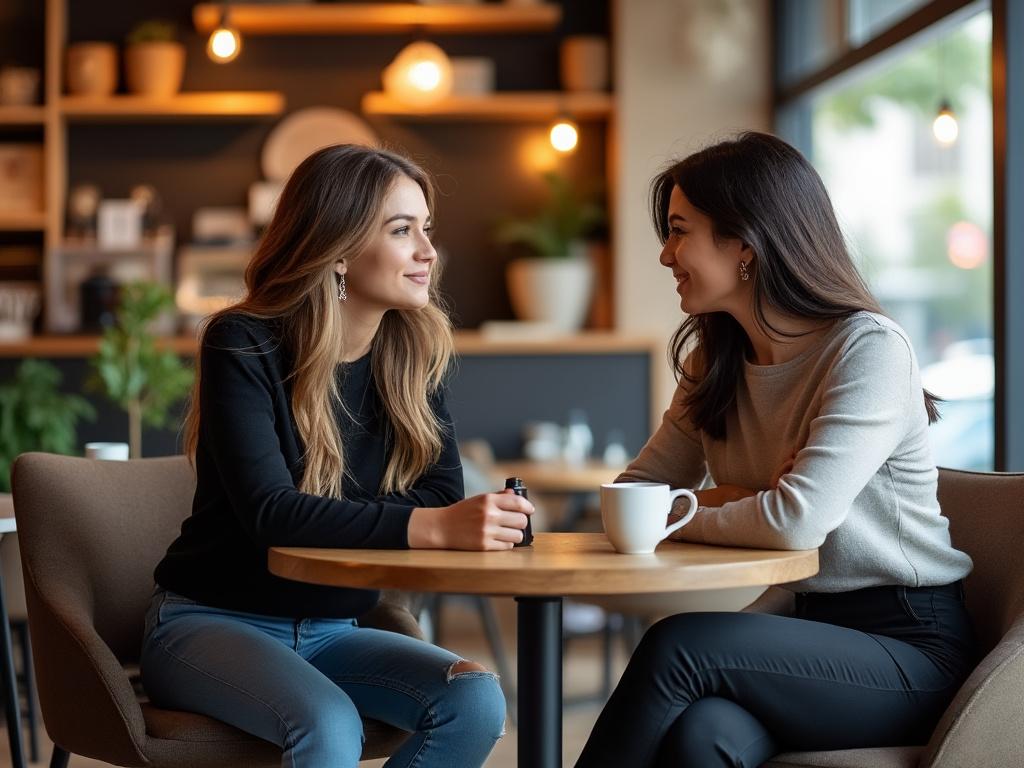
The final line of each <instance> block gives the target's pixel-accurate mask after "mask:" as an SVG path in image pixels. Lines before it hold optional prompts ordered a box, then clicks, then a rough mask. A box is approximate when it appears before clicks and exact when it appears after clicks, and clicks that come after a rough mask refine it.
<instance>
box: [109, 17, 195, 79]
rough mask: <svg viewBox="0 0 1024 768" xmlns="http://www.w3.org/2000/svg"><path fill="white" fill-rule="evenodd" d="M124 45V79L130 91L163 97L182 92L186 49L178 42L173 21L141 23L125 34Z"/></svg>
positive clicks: (158, 20) (155, 20) (176, 30)
mask: <svg viewBox="0 0 1024 768" xmlns="http://www.w3.org/2000/svg"><path fill="white" fill-rule="evenodd" d="M125 43H126V47H125V53H124V65H125V80H126V82H127V84H128V90H129V91H131V92H132V93H140V94H144V95H146V96H155V97H164V98H166V97H169V96H173V95H174V94H176V93H177V92H178V91H179V90H181V80H182V77H183V76H184V74H185V46H183V45H182V44H181V43H180V42H178V29H177V26H176V25H175V24H174V22H172V21H165V20H163V19H149V20H147V21H143V22H140V23H139V24H137V25H135V27H133V28H132V30H131V32H129V33H128V36H127V38H125Z"/></svg>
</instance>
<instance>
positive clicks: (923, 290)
mask: <svg viewBox="0 0 1024 768" xmlns="http://www.w3.org/2000/svg"><path fill="white" fill-rule="evenodd" d="M919 5H921V3H920V2H916V3H915V2H910V3H908V2H889V3H885V2H883V1H882V0H873V1H872V2H861V3H858V2H855V1H854V2H850V3H848V4H847V6H846V10H847V12H848V14H849V16H850V19H849V20H848V24H847V31H848V32H849V33H850V35H851V36H852V35H853V34H854V32H855V31H857V30H860V32H859V34H862V35H866V36H868V37H870V36H871V35H873V34H875V33H877V32H878V31H880V29H879V26H887V25H888V24H891V23H892V21H893V20H896V19H894V18H893V13H890V16H889V18H888V19H886V17H885V14H884V13H883V11H885V10H886V8H887V7H888V9H889V10H890V11H891V12H893V11H894V8H895V7H896V6H904V7H902V8H895V10H900V11H904V10H913V9H914V7H916V6H919ZM867 6H872V9H868V10H870V11H871V12H870V13H868V12H866V11H865V8H866V7H867ZM858 7H859V8H860V11H861V12H863V13H866V15H865V16H864V17H863V18H862V19H861V20H860V27H858V26H857V24H855V23H854V19H853V18H852V17H853V16H854V14H855V13H856V12H857V9H858ZM879 19H881V20H882V21H884V22H885V23H884V24H882V21H878V20H879ZM873 20H874V21H873ZM873 25H874V26H873ZM853 42H854V43H855V44H859V42H863V39H860V40H854V41H853ZM991 46H992V17H991V13H990V11H989V10H988V9H987V8H984V7H981V8H980V9H979V8H978V7H976V6H975V7H973V10H971V11H968V13H967V14H966V15H965V14H958V15H955V16H954V17H952V18H948V19H946V20H945V21H943V22H942V23H939V24H936V25H933V27H930V28H928V29H927V30H925V31H924V32H922V33H920V34H918V35H917V36H915V37H913V38H910V39H908V40H906V41H904V42H903V43H901V44H899V45H897V46H894V47H893V48H892V49H890V50H889V51H887V52H885V53H884V54H881V55H879V56H876V57H874V58H872V59H870V60H868V61H867V62H865V63H864V64H861V65H859V66H858V67H856V68H854V69H852V70H849V71H847V72H846V73H844V74H843V75H842V76H840V77H837V78H835V80H832V81H829V82H827V83H826V84H825V85H823V86H821V87H820V88H818V89H816V90H815V91H812V92H811V93H810V94H808V95H807V96H805V97H804V98H803V99H802V100H801V101H800V102H799V103H797V104H795V105H792V106H790V107H788V108H787V109H786V112H788V113H790V114H789V115H785V114H782V115H780V121H779V124H780V129H781V130H782V131H783V134H784V135H785V134H786V132H787V131H786V126H787V125H799V126H800V128H799V131H800V134H801V138H802V139H803V141H798V143H799V144H800V145H801V148H802V149H804V151H805V152H807V153H808V156H809V157H810V159H811V160H812V162H813V163H814V165H815V167H816V168H817V169H818V171H819V173H821V176H822V178H823V179H824V182H825V185H826V187H827V188H828V190H829V193H830V194H831V196H832V201H833V203H834V205H835V208H836V213H837V215H838V217H839V221H840V224H841V226H842V227H843V231H844V233H845V235H846V238H847V241H848V242H849V245H850V249H851V252H852V254H853V256H854V259H855V260H856V261H857V263H858V266H859V267H860V269H861V271H862V273H863V274H864V276H865V277H866V279H867V280H868V283H869V284H870V286H871V288H872V290H873V291H874V293H875V295H876V296H877V297H878V299H879V300H880V302H881V303H882V306H883V307H884V308H885V310H886V312H887V313H888V314H889V315H890V316H892V317H893V319H895V320H896V322H898V323H899V324H900V325H901V326H903V328H905V329H906V331H907V332H908V334H909V335H910V338H911V341H912V342H913V344H914V349H915V352H916V353H917V357H918V362H919V363H920V366H921V370H922V379H923V383H924V386H925V387H927V388H928V389H929V390H931V391H932V392H934V393H935V394H937V395H939V396H940V397H943V398H945V399H946V402H945V403H942V404H941V412H942V415H943V418H942V419H941V420H940V421H939V422H938V423H937V424H935V425H933V426H932V427H931V429H930V436H931V441H932V448H933V451H934V454H935V460H936V462H937V463H938V464H939V465H940V466H947V467H956V468H961V469H975V470H991V469H992V468H993V464H994V407H993V396H994V367H993V356H992V317H993V307H992V275H993V264H992V226H993V221H992V210H993V199H992V194H993V193H992V190H993V178H992V154H993V151H992V86H991V81H990V62H991ZM943 101H949V102H950V104H951V105H952V108H953V110H954V113H955V114H956V117H957V121H958V124H959V136H958V137H957V140H956V141H955V143H953V144H952V145H950V146H943V145H941V144H940V143H939V142H938V141H937V140H936V138H935V136H934V135H933V132H932V123H933V121H934V119H935V117H936V115H937V114H938V110H939V105H940V104H941V103H942V102H943ZM794 113H795V114H796V115H797V117H796V118H794Z"/></svg>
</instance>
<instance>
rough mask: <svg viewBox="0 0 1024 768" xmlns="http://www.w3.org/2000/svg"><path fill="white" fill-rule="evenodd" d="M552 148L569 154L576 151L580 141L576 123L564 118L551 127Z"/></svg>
mask: <svg viewBox="0 0 1024 768" xmlns="http://www.w3.org/2000/svg"><path fill="white" fill-rule="evenodd" d="M549 137H550V139H551V146H552V147H554V148H555V149H557V150H558V151H559V152H563V153H568V152H572V151H573V150H574V149H576V145H577V144H578V143H579V140H580V132H579V129H578V128H577V127H576V123H574V122H573V121H572V120H569V119H568V118H565V117H562V118H559V119H558V121H557V122H556V123H555V124H554V125H552V126H551V133H550V134H549Z"/></svg>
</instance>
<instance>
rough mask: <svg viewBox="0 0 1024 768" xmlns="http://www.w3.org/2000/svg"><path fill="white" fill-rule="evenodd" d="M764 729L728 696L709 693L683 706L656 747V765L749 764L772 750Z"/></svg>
mask: <svg viewBox="0 0 1024 768" xmlns="http://www.w3.org/2000/svg"><path fill="white" fill-rule="evenodd" d="M777 751H778V750H777V749H776V747H775V743H774V740H773V739H772V737H771V734H769V733H768V731H767V729H765V727H764V726H763V725H762V724H761V722H760V721H759V720H757V718H755V717H754V716H753V715H752V714H750V713H749V712H748V711H747V710H745V709H744V708H743V707H741V706H740V705H739V704H736V703H735V702H733V701H729V700H728V699H723V698H719V697H715V696H709V697H706V698H703V699H698V700H697V701H695V702H694V703H693V704H691V705H690V706H688V707H687V708H686V709H685V710H683V714H681V715H680V716H679V717H678V718H677V719H676V721H675V722H674V723H673V724H672V727H671V728H669V730H668V733H666V734H665V738H664V739H663V740H662V743H661V747H660V749H659V763H658V765H659V766H666V768H667V767H668V766H671V767H672V768H688V767H689V766H694V768H714V767H715V766H723V768H724V767H725V766H729V767H730V768H732V767H733V766H740V767H742V768H747V767H749V768H753V766H758V765H761V763H763V762H764V761H766V760H767V759H769V758H770V757H771V756H772V755H774V754H776V752H777Z"/></svg>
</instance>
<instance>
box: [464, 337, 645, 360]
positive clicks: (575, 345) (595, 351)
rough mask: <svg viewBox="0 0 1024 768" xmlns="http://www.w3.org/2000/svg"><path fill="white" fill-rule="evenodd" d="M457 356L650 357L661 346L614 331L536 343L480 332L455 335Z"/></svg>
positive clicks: (548, 338)
mask: <svg viewBox="0 0 1024 768" xmlns="http://www.w3.org/2000/svg"><path fill="white" fill-rule="evenodd" d="M455 349H456V351H458V353H459V354H460V355H608V354H631V353H652V354H655V355H661V354H662V353H663V350H662V347H661V345H660V344H659V343H658V342H657V341H655V340H654V339H652V338H649V337H645V336H624V335H622V334H619V333H615V332H613V331H580V332H578V333H566V334H563V335H561V336H550V337H545V338H537V339H505V338H494V337H492V336H489V335H487V334H484V333H480V332H479V331H456V333H455Z"/></svg>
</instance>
